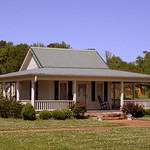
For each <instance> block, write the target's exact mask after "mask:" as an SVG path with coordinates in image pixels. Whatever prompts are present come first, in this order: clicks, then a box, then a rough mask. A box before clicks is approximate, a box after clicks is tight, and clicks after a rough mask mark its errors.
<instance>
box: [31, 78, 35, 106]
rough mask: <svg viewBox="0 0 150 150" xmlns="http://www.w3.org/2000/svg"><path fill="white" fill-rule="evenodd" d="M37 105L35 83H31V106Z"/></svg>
mask: <svg viewBox="0 0 150 150" xmlns="http://www.w3.org/2000/svg"><path fill="white" fill-rule="evenodd" d="M34 103H35V82H34V81H31V104H32V105H33V106H34Z"/></svg>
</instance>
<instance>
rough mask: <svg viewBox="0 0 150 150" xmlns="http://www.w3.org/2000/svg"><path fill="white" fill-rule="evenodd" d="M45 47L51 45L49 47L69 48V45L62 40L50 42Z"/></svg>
mask: <svg viewBox="0 0 150 150" xmlns="http://www.w3.org/2000/svg"><path fill="white" fill-rule="evenodd" d="M47 47H51V48H67V49H70V48H71V47H70V45H69V44H66V43H65V42H64V41H62V43H51V44H49V45H47Z"/></svg>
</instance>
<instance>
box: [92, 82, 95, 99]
mask: <svg viewBox="0 0 150 150" xmlns="http://www.w3.org/2000/svg"><path fill="white" fill-rule="evenodd" d="M91 84H92V86H91V100H92V101H95V82H94V81H92V83H91Z"/></svg>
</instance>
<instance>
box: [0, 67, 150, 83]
mask: <svg viewBox="0 0 150 150" xmlns="http://www.w3.org/2000/svg"><path fill="white" fill-rule="evenodd" d="M35 75H38V76H40V75H45V76H76V77H78V76H80V77H102V78H115V79H116V78H123V79H127V78H128V79H132V80H133V81H134V79H136V80H137V79H139V80H145V81H148V82H150V75H146V74H139V73H131V72H125V71H117V70H111V69H79V68H40V69H31V70H25V71H19V72H14V73H9V74H4V75H1V76H0V80H5V79H9V78H17V77H24V76H28V77H29V76H35Z"/></svg>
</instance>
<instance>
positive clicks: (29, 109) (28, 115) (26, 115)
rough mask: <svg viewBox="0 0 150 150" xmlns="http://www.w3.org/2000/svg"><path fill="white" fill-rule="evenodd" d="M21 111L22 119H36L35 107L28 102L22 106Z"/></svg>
mask: <svg viewBox="0 0 150 150" xmlns="http://www.w3.org/2000/svg"><path fill="white" fill-rule="evenodd" d="M21 113H22V117H23V119H24V120H36V116H35V109H34V107H33V106H32V104H30V103H27V104H25V105H24V106H23V109H22V112H21Z"/></svg>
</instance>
